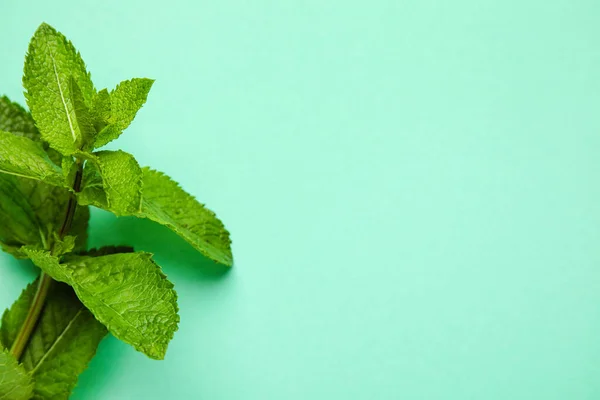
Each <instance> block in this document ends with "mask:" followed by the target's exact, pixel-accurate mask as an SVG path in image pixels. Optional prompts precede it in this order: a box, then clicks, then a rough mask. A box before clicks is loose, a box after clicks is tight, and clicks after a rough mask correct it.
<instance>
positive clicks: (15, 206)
mask: <svg viewBox="0 0 600 400" xmlns="http://www.w3.org/2000/svg"><path fill="white" fill-rule="evenodd" d="M0 126H2V129H5V130H7V131H9V132H11V133H14V134H15V135H16V136H25V137H27V138H30V139H32V140H34V141H36V142H38V143H41V144H42V145H43V146H44V149H45V150H46V152H47V153H48V155H49V156H50V158H51V159H52V161H53V162H54V163H55V164H58V165H60V164H61V162H62V165H63V166H67V168H66V169H64V170H63V173H64V172H65V170H68V171H70V172H69V173H70V174H69V175H68V177H67V180H66V181H67V182H72V179H73V176H74V168H72V167H73V166H74V161H73V158H72V157H63V156H62V155H60V154H59V153H58V152H56V151H54V150H53V149H50V148H48V146H47V144H45V143H42V142H41V138H40V134H39V132H38V131H37V128H36V127H35V124H34V122H33V118H32V117H31V115H30V114H29V113H28V112H26V111H25V110H24V109H23V107H21V106H19V105H18V104H17V103H13V102H10V101H9V100H8V98H6V97H3V98H0ZM69 158H70V160H71V162H70V163H69V162H68V159H69ZM0 196H1V197H0V246H2V248H3V249H4V250H5V251H8V252H9V253H10V254H12V255H14V256H15V257H18V258H24V257H26V255H25V254H23V253H22V252H21V251H20V248H21V246H23V245H38V246H41V247H44V248H49V247H48V246H46V244H47V243H48V242H49V241H51V238H52V232H53V230H57V229H59V228H60V224H62V220H63V219H64V212H65V207H66V204H67V202H68V200H69V196H70V195H69V194H68V193H67V192H66V191H65V190H64V189H62V188H59V187H54V186H50V185H47V184H45V183H43V182H41V181H35V180H32V179H26V178H20V177H17V176H12V175H6V174H0ZM88 220H89V209H88V207H83V206H78V207H77V211H76V213H75V218H74V221H73V227H72V228H71V233H72V234H73V235H75V236H77V240H76V246H75V250H81V249H84V248H85V247H86V242H87V226H88ZM28 229H29V232H28V233H25V231H26V230H28Z"/></svg>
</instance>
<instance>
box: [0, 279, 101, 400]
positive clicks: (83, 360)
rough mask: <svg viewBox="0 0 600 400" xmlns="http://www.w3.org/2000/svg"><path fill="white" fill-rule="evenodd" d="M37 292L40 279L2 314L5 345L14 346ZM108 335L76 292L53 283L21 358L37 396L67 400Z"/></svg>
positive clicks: (1, 334)
mask: <svg viewBox="0 0 600 400" xmlns="http://www.w3.org/2000/svg"><path fill="white" fill-rule="evenodd" d="M36 289H37V281H36V282H34V283H32V284H30V285H29V286H27V288H26V289H25V290H24V291H23V293H22V294H21V296H20V297H19V299H18V300H17V301H16V302H15V303H14V304H13V305H12V307H11V308H10V309H8V310H6V311H5V312H4V315H3V316H2V327H1V328H0V339H1V341H2V343H3V345H4V346H5V347H7V348H9V347H10V346H12V344H13V342H14V340H15V338H16V336H17V333H18V331H19V329H20V327H21V326H22V325H23V322H24V321H25V318H26V316H27V312H28V310H29V307H30V305H31V302H32V301H33V298H34V296H35V292H36ZM105 335H106V328H105V327H104V326H103V325H102V324H101V323H99V322H98V321H96V319H95V318H94V316H93V315H92V314H91V313H90V312H89V311H88V310H87V309H86V308H85V306H84V305H83V304H81V302H80V301H79V300H78V299H77V296H76V295H75V293H74V292H73V289H71V288H70V287H69V286H67V285H65V284H62V283H58V282H54V283H53V284H52V286H51V288H50V290H49V293H48V297H47V298H46V303H45V306H44V309H43V311H42V314H41V316H40V319H39V322H38V324H37V325H36V328H35V330H34V331H33V334H32V335H31V339H30V340H29V342H28V344H27V347H26V348H25V351H24V353H23V356H22V358H21V360H22V363H23V367H24V368H25V370H26V371H28V372H29V373H30V374H31V376H32V377H33V379H34V395H33V398H34V399H51V400H62V399H65V400H66V399H68V397H69V395H70V393H71V391H72V390H73V388H74V387H75V385H76V383H77V378H78V376H79V374H81V372H83V371H84V370H85V369H86V368H87V365H88V363H89V362H90V360H91V359H92V357H93V356H94V354H95V353H96V348H97V347H98V344H99V343H100V341H101V340H102V338H103V337H104V336H105ZM0 398H2V397H0Z"/></svg>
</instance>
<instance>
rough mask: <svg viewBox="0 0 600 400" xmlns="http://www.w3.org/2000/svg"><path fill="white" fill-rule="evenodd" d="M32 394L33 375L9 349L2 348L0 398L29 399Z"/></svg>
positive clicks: (11, 399) (0, 351)
mask: <svg viewBox="0 0 600 400" xmlns="http://www.w3.org/2000/svg"><path fill="white" fill-rule="evenodd" d="M32 395H33V383H32V382H31V376H29V374H28V373H27V372H26V371H25V368H23V366H22V365H20V364H19V362H18V361H17V360H16V359H15V358H14V357H13V355H12V354H10V353H9V352H8V350H5V349H2V348H0V399H3V400H29V399H31V396H32Z"/></svg>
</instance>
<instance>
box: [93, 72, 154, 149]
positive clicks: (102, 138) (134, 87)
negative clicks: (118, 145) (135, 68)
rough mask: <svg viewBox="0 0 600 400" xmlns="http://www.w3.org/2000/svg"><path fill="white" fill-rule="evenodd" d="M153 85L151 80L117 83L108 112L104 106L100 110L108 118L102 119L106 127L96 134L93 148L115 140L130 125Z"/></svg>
mask: <svg viewBox="0 0 600 400" xmlns="http://www.w3.org/2000/svg"><path fill="white" fill-rule="evenodd" d="M153 83H154V80H153V79H147V78H133V79H131V80H128V81H123V82H121V83H119V84H118V85H117V87H116V88H115V89H114V90H113V91H112V92H110V110H108V108H107V107H106V106H103V107H102V108H101V110H102V116H104V115H107V114H108V115H110V117H109V118H108V119H104V121H106V123H107V125H106V127H104V128H103V129H102V130H101V131H100V132H99V133H98V137H97V138H96V143H95V145H94V147H95V148H99V147H102V146H104V145H105V144H107V143H108V142H110V141H112V140H115V139H116V138H118V137H119V136H120V135H121V133H122V132H123V130H124V129H125V128H127V127H128V126H129V124H131V122H132V121H133V119H134V118H135V115H136V114H137V112H138V111H139V110H140V108H142V106H143V105H144V103H145V102H146V99H147V98H148V92H150V88H151V87H152V84H153ZM103 97H104V96H103ZM103 100H104V99H103ZM107 110H108V112H107Z"/></svg>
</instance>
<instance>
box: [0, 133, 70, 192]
mask: <svg viewBox="0 0 600 400" xmlns="http://www.w3.org/2000/svg"><path fill="white" fill-rule="evenodd" d="M0 172H1V173H5V174H11V175H16V176H20V177H23V178H29V179H36V180H39V181H44V182H46V183H48V184H51V185H56V186H62V187H65V186H66V182H65V179H64V177H63V175H62V172H61V170H60V168H59V167H57V166H56V165H55V164H54V163H53V162H52V161H51V160H50V158H49V157H48V155H47V154H46V152H45V151H44V149H43V148H42V146H41V145H40V144H39V143H37V142H34V141H33V140H31V139H28V138H26V137H24V136H17V135H14V134H12V133H9V132H5V131H0Z"/></svg>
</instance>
